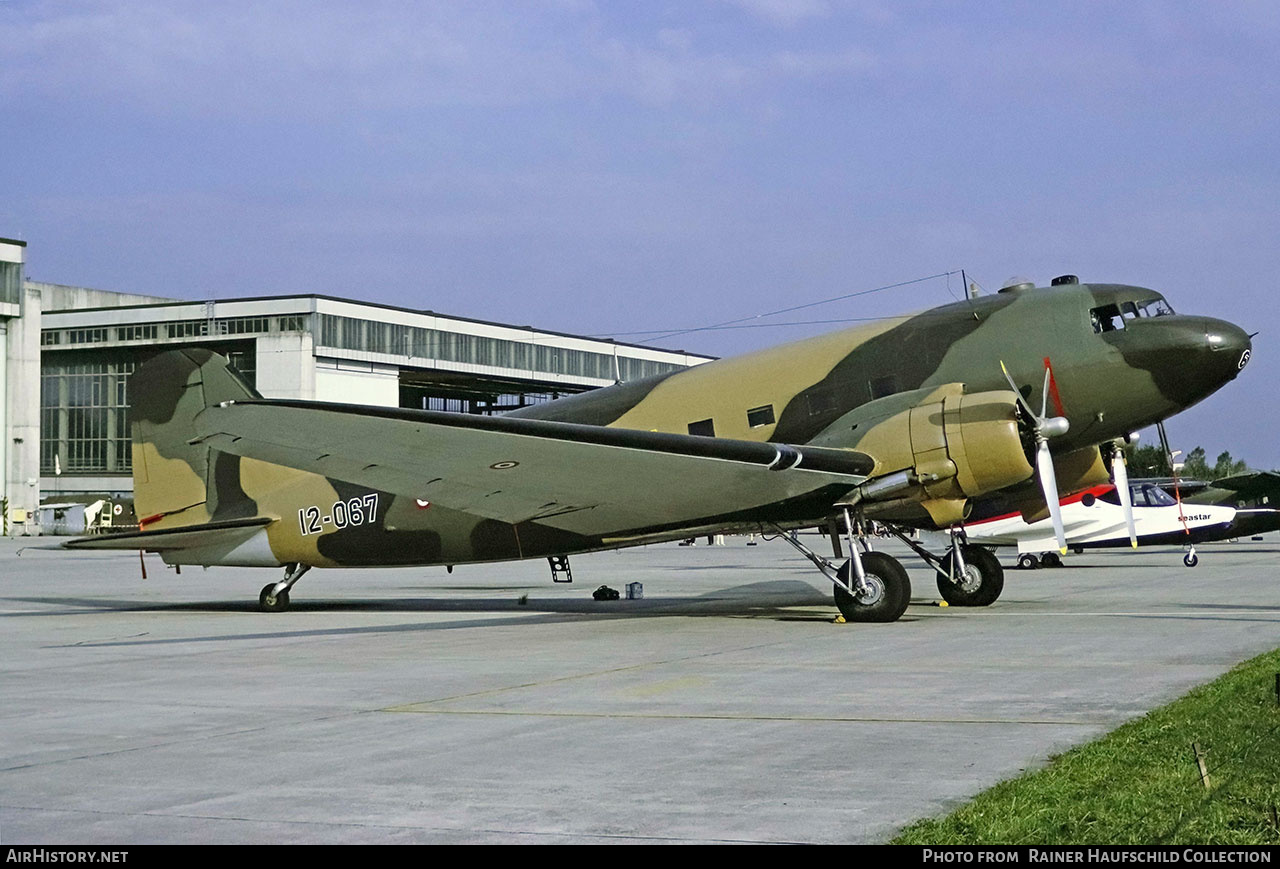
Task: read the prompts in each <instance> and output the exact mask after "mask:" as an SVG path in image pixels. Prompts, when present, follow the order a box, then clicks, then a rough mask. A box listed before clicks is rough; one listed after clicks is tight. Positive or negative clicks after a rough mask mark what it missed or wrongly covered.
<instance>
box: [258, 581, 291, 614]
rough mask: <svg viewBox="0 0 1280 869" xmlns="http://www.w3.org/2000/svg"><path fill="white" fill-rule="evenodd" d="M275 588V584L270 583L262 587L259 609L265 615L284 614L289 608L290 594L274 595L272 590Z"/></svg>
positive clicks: (259, 596) (283, 592)
mask: <svg viewBox="0 0 1280 869" xmlns="http://www.w3.org/2000/svg"><path fill="white" fill-rule="evenodd" d="M275 587H276V584H275V583H274V582H269V583H267V584H266V585H264V586H263V587H262V593H261V594H259V595H258V608H259V609H261V610H262V611H263V612H264V613H282V612H284V611H285V610H287V609H288V608H289V592H287V591H282V592H280V593H278V594H273V593H272V590H273V589H274V588H275Z"/></svg>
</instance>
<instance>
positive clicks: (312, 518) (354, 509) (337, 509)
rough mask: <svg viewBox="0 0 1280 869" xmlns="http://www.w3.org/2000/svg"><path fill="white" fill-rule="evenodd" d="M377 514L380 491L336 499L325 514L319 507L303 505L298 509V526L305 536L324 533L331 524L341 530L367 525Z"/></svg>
mask: <svg viewBox="0 0 1280 869" xmlns="http://www.w3.org/2000/svg"><path fill="white" fill-rule="evenodd" d="M377 515H378V493H377V492H370V493H369V494H368V495H364V496H362V497H359V498H348V499H347V500H345V501H334V502H333V504H331V505H330V506H329V508H328V512H327V513H325V514H324V515H321V513H320V508H319V507H316V506H312V507H303V508H302V509H301V510H299V511H298V527H299V529H301V531H302V536H303V537H305V536H307V535H308V534H322V533H323V532H325V531H327V530H328V528H329V526H331V527H333V528H334V529H338V530H340V529H343V528H354V527H356V526H357V525H366V524H369V523H371V522H373V521H374V519H376V518H377Z"/></svg>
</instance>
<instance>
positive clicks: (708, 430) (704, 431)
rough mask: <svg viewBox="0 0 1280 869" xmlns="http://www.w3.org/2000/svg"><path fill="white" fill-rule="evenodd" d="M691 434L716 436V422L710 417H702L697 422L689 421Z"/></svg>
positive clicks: (707, 436) (708, 436)
mask: <svg viewBox="0 0 1280 869" xmlns="http://www.w3.org/2000/svg"><path fill="white" fill-rule="evenodd" d="M689 434H691V435H698V436H699V437H706V438H713V437H715V436H716V426H715V423H714V422H712V421H711V420H709V419H700V420H698V421H697V422H691V423H689Z"/></svg>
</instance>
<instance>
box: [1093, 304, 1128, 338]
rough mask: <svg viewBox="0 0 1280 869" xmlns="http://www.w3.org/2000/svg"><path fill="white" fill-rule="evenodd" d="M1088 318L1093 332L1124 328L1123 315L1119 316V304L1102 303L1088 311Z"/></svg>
mask: <svg viewBox="0 0 1280 869" xmlns="http://www.w3.org/2000/svg"><path fill="white" fill-rule="evenodd" d="M1089 320H1090V321H1091V322H1092V323H1093V331H1095V332H1114V331H1116V330H1117V329H1123V328H1124V317H1122V316H1120V306H1119V305H1103V306H1101V307H1099V308H1094V309H1093V310H1092V311H1090V312H1089Z"/></svg>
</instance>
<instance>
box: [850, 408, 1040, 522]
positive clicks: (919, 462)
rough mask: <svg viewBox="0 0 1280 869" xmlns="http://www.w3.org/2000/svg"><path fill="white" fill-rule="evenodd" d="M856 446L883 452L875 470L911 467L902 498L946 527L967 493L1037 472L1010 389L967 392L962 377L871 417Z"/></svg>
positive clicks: (878, 472)
mask: <svg viewBox="0 0 1280 869" xmlns="http://www.w3.org/2000/svg"><path fill="white" fill-rule="evenodd" d="M854 446H855V448H856V449H857V450H859V451H861V452H864V453H867V454H868V455H871V456H873V457H874V458H875V459H876V468H875V471H874V474H873V476H875V477H883V476H885V475H889V474H895V473H900V472H905V473H906V478H909V479H910V480H911V482H912V485H911V486H910V488H909V489H907V490H905V491H902V490H899V491H896V492H893V493H892V494H893V496H894V498H895V499H896V500H898V501H903V500H906V501H909V502H915V505H916V508H915V511H918V509H919V507H921V506H922V507H924V509H925V510H927V511H928V513H929V516H930V517H931V518H932V519H933V521H934V522H935V523H936V524H937V525H939V526H946V525H952V524H955V523H957V522H959V521H960V520H961V519H962V518H963V514H964V504H965V500H966V499H968V498H973V497H977V496H980V495H984V494H987V493H988V492H994V491H996V490H997V489H1003V488H1005V487H1007V486H1013V485H1016V484H1018V483H1021V482H1023V481H1024V480H1027V479H1028V478H1030V477H1031V476H1032V474H1033V473H1034V468H1033V467H1032V466H1031V463H1030V462H1029V461H1028V459H1027V453H1026V448H1025V447H1024V445H1023V440H1022V434H1021V432H1020V430H1019V422H1018V401H1017V397H1016V396H1015V395H1014V393H1013V392H1011V391H1008V390H999V391H993V392H977V393H972V394H967V395H966V394H965V393H964V389H963V386H962V385H961V384H948V385H947V386H944V387H939V388H938V389H937V390H936V391H934V392H933V393H932V394H931V395H929V396H928V400H926V401H924V402H922V403H920V404H917V405H914V406H912V407H909V408H906V409H904V410H900V411H898V412H896V413H892V414H890V415H886V416H884V417H882V418H880V419H877V420H874V421H871V422H870V423H869V424H868V425H867V426H866V430H865V434H864V435H863V436H862V437H861V438H860V439H859V440H858V442H857V443H856V444H855V445H854ZM887 494H888V493H886V495H887ZM868 500H871V501H874V500H876V499H875V497H874V496H871V497H870V498H869V499H868ZM885 506H886V507H888V505H885ZM904 506H905V505H904ZM915 511H910V510H908V512H915ZM894 512H896V511H894Z"/></svg>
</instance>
